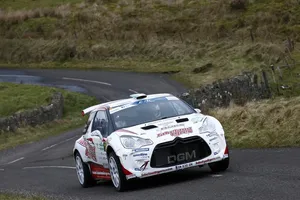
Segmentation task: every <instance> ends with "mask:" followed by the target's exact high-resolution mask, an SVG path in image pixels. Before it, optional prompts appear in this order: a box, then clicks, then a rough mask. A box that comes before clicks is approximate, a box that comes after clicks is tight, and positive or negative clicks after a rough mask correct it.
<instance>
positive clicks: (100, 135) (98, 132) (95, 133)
mask: <svg viewBox="0 0 300 200" xmlns="http://www.w3.org/2000/svg"><path fill="white" fill-rule="evenodd" d="M91 136H98V137H100V138H102V134H101V132H100V131H99V130H94V131H93V132H92V133H91Z"/></svg>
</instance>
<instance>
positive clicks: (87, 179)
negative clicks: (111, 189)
mask: <svg viewBox="0 0 300 200" xmlns="http://www.w3.org/2000/svg"><path fill="white" fill-rule="evenodd" d="M74 159H75V164H76V173H77V178H78V181H79V183H80V185H81V186H82V187H83V188H88V187H92V186H94V185H95V184H96V181H95V180H94V179H93V177H92V175H91V172H90V169H89V166H88V165H87V164H86V163H84V162H83V161H82V158H81V156H80V154H79V153H78V152H76V154H75V157H74ZM77 159H78V161H79V162H81V165H82V170H83V178H82V180H80V178H79V175H78V164H77Z"/></svg>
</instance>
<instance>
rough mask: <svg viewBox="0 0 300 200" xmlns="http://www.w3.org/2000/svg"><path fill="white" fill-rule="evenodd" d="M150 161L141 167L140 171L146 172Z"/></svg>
mask: <svg viewBox="0 0 300 200" xmlns="http://www.w3.org/2000/svg"><path fill="white" fill-rule="evenodd" d="M148 163H149V161H146V162H145V163H144V164H143V165H142V166H141V167H140V170H141V171H144V170H145V169H146V167H147V165H148Z"/></svg>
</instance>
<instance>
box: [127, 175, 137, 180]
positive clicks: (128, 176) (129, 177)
mask: <svg viewBox="0 0 300 200" xmlns="http://www.w3.org/2000/svg"><path fill="white" fill-rule="evenodd" d="M126 178H127V179H131V178H135V175H134V174H129V175H126Z"/></svg>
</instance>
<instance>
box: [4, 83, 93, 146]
mask: <svg viewBox="0 0 300 200" xmlns="http://www.w3.org/2000/svg"><path fill="white" fill-rule="evenodd" d="M55 91H60V92H62V94H63V96H64V115H63V118H62V119H59V120H56V121H53V122H49V123H46V124H43V125H39V126H36V127H22V128H20V129H18V130H17V131H16V132H9V133H2V134H0V150H2V149H5V148H10V147H14V146H17V145H19V144H24V143H27V142H34V141H37V140H39V139H42V138H45V137H48V136H52V135H56V134H59V133H62V132H64V131H67V130H70V129H73V128H77V127H80V126H82V125H83V124H84V123H85V120H86V118H83V117H82V116H81V110H82V109H83V108H85V107H88V106H91V105H94V104H96V103H98V101H97V100H96V99H95V98H93V97H89V96H87V95H83V94H80V93H75V92H69V91H66V90H62V89H57V88H50V87H42V86H33V85H17V84H12V83H0V96H1V97H5V98H1V102H0V104H1V109H0V116H7V115H10V114H12V113H14V112H17V111H22V110H24V109H30V108H34V107H37V106H40V105H47V104H48V103H49V102H50V101H51V95H52V94H53V92H55ZM2 105H5V106H2Z"/></svg>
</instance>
